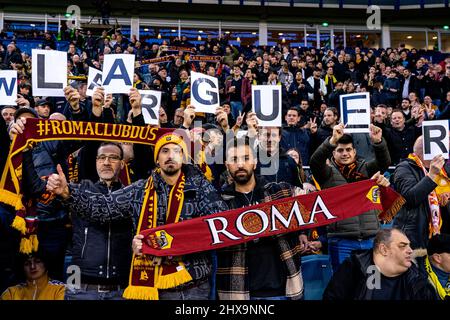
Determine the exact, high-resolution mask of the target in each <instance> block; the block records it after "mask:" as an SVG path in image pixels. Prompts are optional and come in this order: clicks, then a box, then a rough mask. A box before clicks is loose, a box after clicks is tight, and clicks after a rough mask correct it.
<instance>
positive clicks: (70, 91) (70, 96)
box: [64, 86, 81, 111]
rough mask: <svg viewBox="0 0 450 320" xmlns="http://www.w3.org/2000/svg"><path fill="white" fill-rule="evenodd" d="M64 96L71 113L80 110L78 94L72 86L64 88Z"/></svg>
mask: <svg viewBox="0 0 450 320" xmlns="http://www.w3.org/2000/svg"><path fill="white" fill-rule="evenodd" d="M64 96H65V97H66V100H67V101H68V102H69V104H70V107H71V108H72V110H73V111H78V110H79V109H80V98H81V97H80V93H79V92H78V90H77V89H75V88H74V87H72V86H66V87H65V88H64Z"/></svg>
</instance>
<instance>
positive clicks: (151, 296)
mask: <svg viewBox="0 0 450 320" xmlns="http://www.w3.org/2000/svg"><path fill="white" fill-rule="evenodd" d="M122 296H123V297H124V298H125V299H128V300H159V295H158V289H156V288H154V287H144V286H133V285H129V286H128V287H127V288H126V289H125V291H124V292H123V295H122Z"/></svg>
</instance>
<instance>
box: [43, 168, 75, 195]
mask: <svg viewBox="0 0 450 320" xmlns="http://www.w3.org/2000/svg"><path fill="white" fill-rule="evenodd" d="M56 170H57V172H58V173H53V174H52V175H50V176H49V177H48V179H47V191H50V192H52V193H54V194H56V195H58V196H61V197H62V198H64V199H67V198H68V197H69V196H70V192H69V185H68V183H67V179H66V176H65V174H64V172H63V169H62V168H61V165H60V164H58V165H57V166H56Z"/></svg>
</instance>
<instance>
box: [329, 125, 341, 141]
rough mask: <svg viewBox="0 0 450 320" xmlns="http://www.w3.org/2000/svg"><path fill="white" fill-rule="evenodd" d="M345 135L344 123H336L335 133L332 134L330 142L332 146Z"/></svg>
mask: <svg viewBox="0 0 450 320" xmlns="http://www.w3.org/2000/svg"><path fill="white" fill-rule="evenodd" d="M343 135H344V124H343V123H339V124H337V125H335V126H334V128H333V135H332V136H331V139H330V144H331V145H332V146H335V145H337V142H338V141H339V139H340V138H341V137H342V136H343Z"/></svg>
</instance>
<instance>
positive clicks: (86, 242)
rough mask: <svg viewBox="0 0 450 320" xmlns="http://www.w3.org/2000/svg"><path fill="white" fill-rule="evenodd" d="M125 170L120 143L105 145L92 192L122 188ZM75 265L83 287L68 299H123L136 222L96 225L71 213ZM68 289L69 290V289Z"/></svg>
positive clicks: (99, 155)
mask: <svg viewBox="0 0 450 320" xmlns="http://www.w3.org/2000/svg"><path fill="white" fill-rule="evenodd" d="M123 167H124V161H123V149H122V147H121V146H120V144H116V143H113V142H104V143H102V144H101V145H100V148H98V151H97V161H96V168H97V173H98V176H99V181H98V182H96V183H95V184H93V185H92V189H93V190H91V191H93V192H98V193H101V194H104V195H108V194H109V193H111V192H113V191H116V190H118V189H120V188H122V187H123V185H122V183H120V182H119V173H120V170H122V169H123ZM71 213H72V223H73V249H72V254H73V264H75V265H78V266H79V267H80V269H81V288H79V289H71V290H67V291H66V299H68V300H116V299H121V298H122V293H123V289H124V288H125V286H126V284H127V279H128V271H129V267H130V263H131V246H130V243H131V241H132V239H133V223H132V220H131V218H129V219H125V220H123V221H120V222H110V221H108V222H106V223H93V222H90V221H89V220H88V219H84V218H82V217H80V216H79V215H77V212H76V211H72V212H71ZM68 289H69V288H68Z"/></svg>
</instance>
